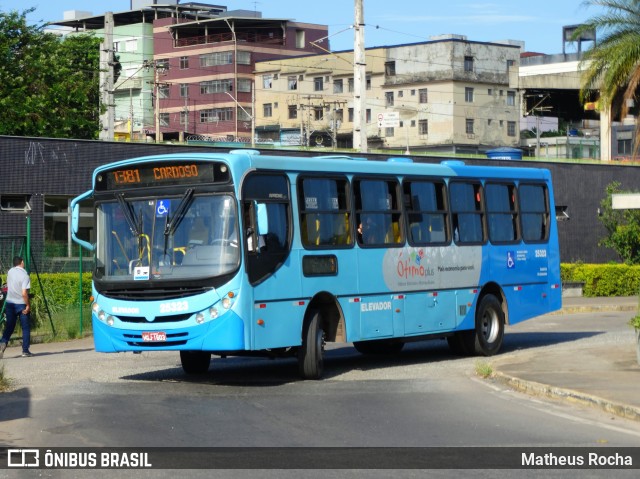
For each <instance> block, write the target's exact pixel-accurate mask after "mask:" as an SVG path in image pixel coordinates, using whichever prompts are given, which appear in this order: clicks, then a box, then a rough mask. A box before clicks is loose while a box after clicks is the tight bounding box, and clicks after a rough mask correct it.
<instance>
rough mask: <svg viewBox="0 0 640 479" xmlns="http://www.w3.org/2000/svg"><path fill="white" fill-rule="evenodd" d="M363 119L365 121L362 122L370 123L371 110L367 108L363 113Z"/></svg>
mask: <svg viewBox="0 0 640 479" xmlns="http://www.w3.org/2000/svg"><path fill="white" fill-rule="evenodd" d="M364 118H365V120H364V121H365V122H367V123H371V108H367V109H366V110H365V111H364Z"/></svg>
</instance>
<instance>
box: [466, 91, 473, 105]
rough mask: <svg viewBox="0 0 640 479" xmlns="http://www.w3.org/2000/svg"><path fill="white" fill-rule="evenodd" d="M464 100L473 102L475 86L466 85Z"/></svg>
mask: <svg viewBox="0 0 640 479" xmlns="http://www.w3.org/2000/svg"><path fill="white" fill-rule="evenodd" d="M464 101H466V102H467V103H473V88H470V87H465V89H464Z"/></svg>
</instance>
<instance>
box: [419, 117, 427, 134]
mask: <svg viewBox="0 0 640 479" xmlns="http://www.w3.org/2000/svg"><path fill="white" fill-rule="evenodd" d="M418 133H419V134H420V135H428V134H429V120H418Z"/></svg>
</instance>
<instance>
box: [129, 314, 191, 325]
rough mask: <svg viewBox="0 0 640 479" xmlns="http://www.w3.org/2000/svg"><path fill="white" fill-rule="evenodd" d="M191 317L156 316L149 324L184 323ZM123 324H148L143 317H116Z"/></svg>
mask: <svg viewBox="0 0 640 479" xmlns="http://www.w3.org/2000/svg"><path fill="white" fill-rule="evenodd" d="M190 317H191V313H186V314H174V315H172V316H156V317H155V318H153V321H151V322H150V323H154V324H158V323H177V322H178V321H186V320H187V319H189V318H190ZM118 318H119V319H120V321H122V322H123V323H141V324H144V323H149V321H147V318H145V317H143V316H118Z"/></svg>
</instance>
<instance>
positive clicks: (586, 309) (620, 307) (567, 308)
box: [548, 304, 638, 314]
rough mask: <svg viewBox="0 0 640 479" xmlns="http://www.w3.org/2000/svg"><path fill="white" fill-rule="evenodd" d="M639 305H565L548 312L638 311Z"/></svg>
mask: <svg viewBox="0 0 640 479" xmlns="http://www.w3.org/2000/svg"><path fill="white" fill-rule="evenodd" d="M637 310H638V306H637V305H631V304H603V305H598V306H588V305H587V306H565V307H563V308H562V309H559V310H558V311H553V312H552V313H548V314H575V313H593V312H598V311H634V312H635V311H637Z"/></svg>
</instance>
